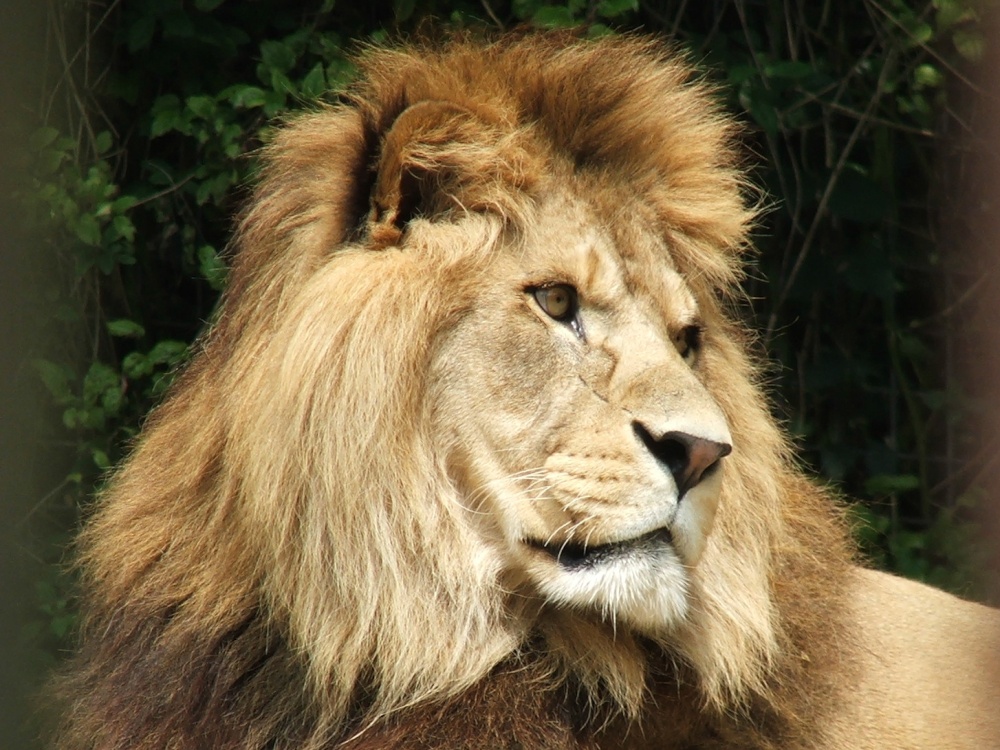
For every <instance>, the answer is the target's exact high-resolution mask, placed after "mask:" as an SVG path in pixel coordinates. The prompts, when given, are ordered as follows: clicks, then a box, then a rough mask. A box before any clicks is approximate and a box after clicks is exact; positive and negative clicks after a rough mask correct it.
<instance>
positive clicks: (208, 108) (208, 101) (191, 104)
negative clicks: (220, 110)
mask: <svg viewBox="0 0 1000 750" xmlns="http://www.w3.org/2000/svg"><path fill="white" fill-rule="evenodd" d="M186 104H187V108H188V109H189V110H191V111H192V112H194V114H195V115H197V116H198V117H200V118H202V119H203V120H209V119H211V117H212V115H214V114H215V100H214V99H212V97H210V96H189V97H188V98H187V102H186Z"/></svg>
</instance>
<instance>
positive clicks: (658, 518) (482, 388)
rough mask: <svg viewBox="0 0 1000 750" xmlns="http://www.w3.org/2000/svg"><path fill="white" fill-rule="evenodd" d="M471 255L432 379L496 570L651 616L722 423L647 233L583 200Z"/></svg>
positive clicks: (683, 311)
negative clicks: (474, 279) (476, 258)
mask: <svg viewBox="0 0 1000 750" xmlns="http://www.w3.org/2000/svg"><path fill="white" fill-rule="evenodd" d="M538 210H539V212H540V216H539V220H538V221H537V222H533V223H532V225H533V226H535V227H537V228H536V229H534V230H532V231H531V232H529V233H527V234H525V235H523V236H521V237H520V239H519V241H518V242H517V243H516V246H514V247H506V248H505V250H504V251H502V252H500V253H498V254H497V255H496V257H495V258H494V259H493V261H492V262H491V263H489V264H488V265H487V266H485V267H484V269H483V271H482V276H481V279H480V281H479V284H480V288H478V289H477V290H476V292H475V294H474V299H475V302H474V303H473V305H472V306H471V308H470V309H469V310H468V311H467V312H466V313H465V314H464V315H462V316H461V317H460V318H459V322H458V323H457V324H456V325H455V326H454V327H453V328H452V329H451V330H450V332H448V333H447V334H446V336H445V337H444V340H443V343H442V344H441V346H440V347H439V350H438V354H437V356H436V358H435V372H434V373H433V374H432V376H431V377H430V378H429V381H430V382H431V383H434V384H437V386H436V388H435V391H434V394H433V406H432V413H433V415H434V419H435V420H436V422H437V429H438V430H440V432H439V433H438V434H442V435H445V436H447V444H448V445H449V446H450V448H449V452H448V462H449V467H448V469H449V472H450V473H451V474H452V476H453V478H454V481H456V482H457V483H458V484H459V486H460V488H461V491H462V494H463V496H464V497H465V499H466V503H467V505H468V509H469V511H470V516H471V517H472V518H473V519H475V522H476V524H477V527H478V528H479V530H480V533H481V534H482V535H483V536H484V537H485V538H486V539H487V540H488V542H489V543H490V544H491V545H492V548H493V549H495V550H496V553H497V555H498V556H499V557H500V558H501V564H502V566H503V567H504V568H505V570H506V571H507V574H508V579H509V585H511V586H512V587H515V588H523V587H528V588H530V589H533V590H534V591H535V592H537V593H539V594H540V595H541V596H542V597H543V598H544V599H545V600H547V601H548V602H551V603H553V604H555V605H560V606H571V607H576V608H579V607H583V608H590V609H596V610H598V611H599V612H600V613H601V614H602V615H604V616H605V617H607V618H609V619H614V620H616V621H624V622H627V623H629V624H631V625H633V626H634V627H637V628H639V629H641V630H646V631H652V632H657V631H660V632H662V630H663V629H664V628H665V627H669V626H670V625H671V624H674V623H676V622H677V621H678V619H679V618H682V617H683V616H684V615H685V613H686V611H687V588H688V580H689V570H690V569H691V568H692V567H693V566H695V565H696V564H697V563H698V560H699V558H700V556H701V554H702V551H703V550H704V547H705V544H706V540H707V537H708V535H709V533H710V532H711V530H712V524H713V520H714V517H715V512H716V507H717V504H718V499H719V493H720V486H721V482H722V481H723V474H724V471H723V468H724V464H725V461H724V456H725V455H726V454H728V453H729V452H730V449H731V446H730V444H731V438H730V434H729V430H728V428H727V425H726V421H725V419H724V417H723V415H722V412H721V411H720V409H719V408H718V407H717V406H716V404H715V403H714V401H713V399H712V398H711V396H710V395H709V393H708V392H707V390H706V388H705V387H704V385H703V384H702V382H701V380H700V376H699V371H700V369H701V367H702V362H701V361H700V360H701V351H700V350H701V347H702V345H703V338H704V336H705V332H704V331H703V325H704V324H703V321H702V319H701V317H700V315H699V309H698V305H697V304H696V301H695V298H694V296H693V295H692V293H691V292H690V291H689V290H688V288H687V286H686V285H685V282H684V280H683V279H682V278H681V276H680V275H679V274H678V273H677V272H676V271H675V270H674V269H673V268H672V267H671V264H670V260H669V254H668V251H667V249H666V248H665V247H663V244H662V240H659V239H657V238H655V237H654V236H653V235H651V234H649V233H648V232H644V231H643V229H642V228H641V224H640V223H638V222H636V223H635V224H634V225H630V226H625V227H621V226H619V227H617V228H616V229H615V230H614V234H615V236H612V235H611V234H610V233H609V231H608V230H606V229H604V228H603V227H602V225H601V223H599V222H598V221H597V219H596V218H595V215H594V212H593V211H592V210H591V209H590V208H589V207H588V206H587V205H586V204H585V203H583V202H582V201H579V200H575V199H571V198H566V197H562V198H552V199H550V200H548V201H547V202H546V203H545V204H544V205H543V206H542V207H540V208H539V209H538Z"/></svg>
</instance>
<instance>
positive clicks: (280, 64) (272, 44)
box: [260, 41, 295, 73]
mask: <svg viewBox="0 0 1000 750" xmlns="http://www.w3.org/2000/svg"><path fill="white" fill-rule="evenodd" d="M260 57H261V61H262V62H263V63H264V65H265V66H266V67H267V68H269V69H270V70H272V71H278V72H280V73H287V72H288V71H289V70H291V69H292V66H293V65H295V52H294V51H293V50H292V48H291V47H290V46H288V45H287V44H285V43H284V42H277V41H268V42H261V45H260Z"/></svg>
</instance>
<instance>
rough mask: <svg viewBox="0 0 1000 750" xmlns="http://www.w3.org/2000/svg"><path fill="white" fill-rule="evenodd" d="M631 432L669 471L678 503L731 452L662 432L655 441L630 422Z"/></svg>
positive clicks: (724, 447)
mask: <svg viewBox="0 0 1000 750" xmlns="http://www.w3.org/2000/svg"><path fill="white" fill-rule="evenodd" d="M632 428H633V429H634V430H635V434H636V435H637V436H638V438H639V440H640V441H642V444H643V445H645V446H646V450H648V451H649V452H650V453H652V454H653V457H654V458H655V459H656V460H657V461H659V462H660V463H661V464H663V466H665V467H666V468H667V469H668V470H669V471H670V474H671V475H672V476H673V478H674V482H675V483H676V484H677V499H678V500H680V499H681V498H683V497H684V495H685V493H686V492H687V491H688V490H690V489H691V488H692V487H694V486H696V485H697V484H698V483H699V482H701V480H702V479H704V478H706V477H708V476H710V475H711V474H712V472H714V471H715V469H716V468H717V467H718V465H719V461H720V460H721V459H722V458H724V457H725V456H728V455H729V454H730V453H732V451H733V447H732V446H731V445H730V444H729V443H720V442H716V441H715V440H709V439H707V438H702V437H698V436H696V435H691V434H689V433H687V432H676V431H673V432H665V433H663V435H661V436H660V437H659V438H655V437H653V435H652V434H651V433H650V432H649V430H647V429H646V428H645V427H644V426H643V425H642V424H640V423H639V422H634V423H633V424H632Z"/></svg>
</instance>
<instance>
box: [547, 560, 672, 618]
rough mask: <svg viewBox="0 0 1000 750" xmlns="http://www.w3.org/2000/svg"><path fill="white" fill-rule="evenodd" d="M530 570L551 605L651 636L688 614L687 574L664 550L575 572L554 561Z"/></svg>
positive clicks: (608, 561) (580, 568)
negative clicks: (598, 616) (584, 611)
mask: <svg viewBox="0 0 1000 750" xmlns="http://www.w3.org/2000/svg"><path fill="white" fill-rule="evenodd" d="M532 568H533V569H534V570H533V571H532V573H533V575H532V577H533V578H534V580H535V583H536V585H537V586H538V589H539V591H540V592H541V593H542V595H543V596H544V597H545V598H546V599H547V600H548V601H550V602H552V603H553V604H557V605H560V606H571V607H579V608H584V609H589V610H596V611H598V612H600V614H601V615H602V617H604V618H605V619H606V620H608V621H610V622H614V623H616V624H620V625H621V624H624V625H629V626H631V627H632V628H634V629H636V630H638V631H641V632H644V633H648V634H650V635H655V634H660V633H663V631H664V630H668V629H670V628H672V627H673V626H675V625H677V624H678V623H679V622H680V621H681V620H683V619H684V618H685V616H686V615H687V609H688V575H687V572H686V570H685V567H684V564H683V563H682V562H681V560H680V558H679V557H678V556H677V554H676V552H674V551H673V550H672V549H671V548H669V547H662V548H660V549H657V550H655V551H644V552H641V553H637V554H630V555H627V556H622V557H617V558H614V559H610V560H605V561H601V562H597V563H595V564H593V565H586V566H580V567H576V568H565V567H563V566H561V565H560V564H559V563H557V562H556V561H554V560H541V561H538V562H537V563H536V565H533V566H532Z"/></svg>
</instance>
